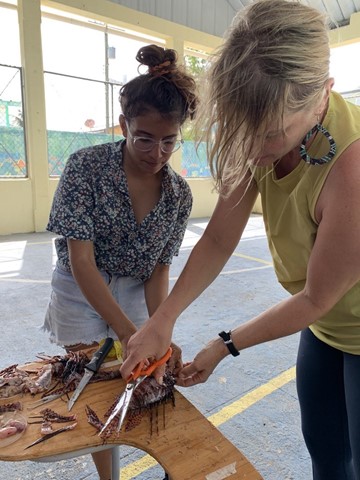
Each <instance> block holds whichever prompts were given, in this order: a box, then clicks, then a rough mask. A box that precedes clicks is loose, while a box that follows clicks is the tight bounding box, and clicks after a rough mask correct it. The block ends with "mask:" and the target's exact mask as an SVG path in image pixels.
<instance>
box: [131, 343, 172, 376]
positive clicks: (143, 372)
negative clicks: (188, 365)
mask: <svg viewBox="0 0 360 480" xmlns="http://www.w3.org/2000/svg"><path fill="white" fill-rule="evenodd" d="M171 355H172V348H171V347H169V348H168V350H167V352H166V353H165V355H164V356H163V357H161V358H160V359H159V360H156V361H155V362H154V363H151V364H150V365H149V366H148V367H147V368H144V362H140V363H139V364H138V366H137V367H136V368H135V370H134V371H133V372H131V375H130V377H129V378H128V383H129V382H130V381H132V380H136V379H137V378H138V377H142V376H147V377H148V376H149V375H151V374H152V372H153V371H154V370H155V369H156V368H157V367H159V366H160V365H163V364H164V363H166V362H167V361H168V360H169V358H170V357H171Z"/></svg>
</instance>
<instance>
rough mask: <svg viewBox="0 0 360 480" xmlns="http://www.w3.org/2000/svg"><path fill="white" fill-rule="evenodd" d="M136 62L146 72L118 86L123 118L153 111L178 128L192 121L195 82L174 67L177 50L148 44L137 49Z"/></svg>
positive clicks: (183, 70)
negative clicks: (144, 67) (177, 124)
mask: <svg viewBox="0 0 360 480" xmlns="http://www.w3.org/2000/svg"><path fill="white" fill-rule="evenodd" d="M136 60H137V61H138V62H139V63H140V66H141V65H146V66H147V67H148V71H147V73H145V74H140V75H139V76H138V77H135V78H134V79H132V80H130V81H129V82H128V83H126V84H125V85H124V86H123V87H121V89H120V96H119V100H120V105H121V109H122V112H123V114H124V115H125V117H126V118H129V119H131V118H134V117H137V116H139V115H142V114H144V113H146V112H147V111H149V110H156V111H158V112H159V113H160V114H161V115H163V116H164V117H169V118H171V119H173V120H176V121H178V122H179V123H180V125H182V124H183V123H184V122H185V120H186V119H187V118H190V119H193V118H194V116H195V111H196V107H197V103H198V99H197V95H196V83H195V80H194V79H193V78H192V77H191V76H190V75H188V74H187V73H186V72H185V69H184V68H183V67H180V66H178V65H177V53H176V51H175V50H172V49H167V48H162V47H159V46H157V45H147V46H144V47H142V48H140V50H139V51H138V53H137V55H136ZM140 66H139V68H140Z"/></svg>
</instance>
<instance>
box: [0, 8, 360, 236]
mask: <svg viewBox="0 0 360 480" xmlns="http://www.w3.org/2000/svg"><path fill="white" fill-rule="evenodd" d="M42 3H43V4H44V5H46V6H50V7H53V8H56V9H63V10H65V11H68V12H71V13H74V14H80V15H81V14H82V15H86V16H88V17H92V18H94V19H96V20H99V21H101V22H105V23H111V24H112V25H116V26H119V27H124V28H129V29H132V30H136V31H138V32H140V33H144V34H149V35H153V36H157V37H160V38H163V39H164V40H165V41H166V45H167V46H168V47H169V48H174V49H176V50H177V51H178V52H179V55H183V53H184V48H185V47H191V46H192V47H195V48H199V49H202V50H205V51H209V52H210V51H211V50H212V49H214V48H215V47H216V46H217V45H218V44H219V43H220V42H221V39H220V38H219V37H215V36H212V35H208V34H205V33H202V32H199V31H197V30H193V29H191V28H188V27H184V26H181V25H178V24H175V23H172V22H170V21H166V20H163V19H159V18H157V17H152V16H151V15H148V14H145V13H140V12H138V11H135V10H131V9H129V8H127V7H123V6H120V5H116V4H114V3H111V2H109V1H107V0H58V1H50V0H43V1H42ZM40 5H41V0H18V11H19V28H20V40H21V55H22V65H23V69H24V88H25V101H26V109H25V112H26V117H25V121H26V125H27V126H28V128H27V142H26V147H27V157H28V167H29V178H27V179H0V218H1V222H0V235H7V234H12V233H26V232H34V231H37V232H41V231H44V230H45V227H46V224H47V220H48V215H49V210H50V207H51V203H52V198H53V194H54V191H55V188H56V185H57V180H54V179H50V178H49V177H48V162H47V137H46V119H45V93H44V79H43V63H42V55H41V30H40V25H41V13H40ZM359 32H360V13H357V14H354V15H353V16H352V17H351V23H350V25H349V26H346V27H343V28H340V29H338V30H337V31H336V32H331V33H330V39H331V42H332V44H333V45H335V44H344V43H349V42H352V41H356V40H359ZM172 166H173V167H174V168H175V170H177V171H180V157H179V154H178V156H176V154H175V155H174V157H173V159H172ZM188 181H189V185H190V187H191V190H192V192H193V195H194V206H193V211H192V217H193V218H198V217H208V216H210V215H211V213H212V211H213V209H214V206H215V204H216V201H217V195H216V193H214V192H213V185H212V181H211V179H193V178H191V179H189V180H188ZM255 212H258V213H261V206H260V202H259V201H258V202H257V203H256V205H255Z"/></svg>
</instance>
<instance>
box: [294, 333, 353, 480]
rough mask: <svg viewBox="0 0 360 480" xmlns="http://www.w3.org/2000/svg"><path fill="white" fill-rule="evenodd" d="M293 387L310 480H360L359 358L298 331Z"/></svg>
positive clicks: (311, 335)
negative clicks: (310, 462)
mask: <svg viewBox="0 0 360 480" xmlns="http://www.w3.org/2000/svg"><path fill="white" fill-rule="evenodd" d="M296 383H297V390H298V396H299V401H300V409H301V422H302V431H303V435H304V439H305V443H306V446H307V448H308V450H309V453H310V456H311V460H312V468H313V480H360V355H351V354H349V353H344V352H342V351H340V350H337V349H335V348H332V347H330V346H329V345H327V344H325V343H324V342H322V341H320V340H319V339H317V338H316V337H315V335H314V334H313V333H312V332H311V330H309V329H307V330H304V331H303V332H302V333H301V339H300V346H299V353H298V359H297V370H296Z"/></svg>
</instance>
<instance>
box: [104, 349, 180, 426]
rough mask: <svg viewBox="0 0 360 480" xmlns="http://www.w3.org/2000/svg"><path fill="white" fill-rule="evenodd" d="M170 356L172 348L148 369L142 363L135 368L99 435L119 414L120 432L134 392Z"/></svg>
mask: <svg viewBox="0 0 360 480" xmlns="http://www.w3.org/2000/svg"><path fill="white" fill-rule="evenodd" d="M171 354H172V348H171V347H169V348H168V350H167V352H166V353H165V355H164V356H163V357H161V358H160V360H156V361H155V362H153V363H151V364H150V365H149V366H148V367H146V368H144V362H140V363H139V365H138V366H137V367H136V369H135V370H134V371H133V372H132V373H131V375H130V377H129V378H128V379H127V385H126V387H125V391H124V393H123V394H122V395H121V397H120V398H119V401H118V402H117V404H116V406H115V408H114V410H113V411H112V413H111V415H110V416H109V418H108V419H107V421H106V423H105V425H104V426H103V428H102V429H101V430H100V433H99V435H101V434H102V433H103V432H104V431H105V430H106V428H107V427H108V426H109V425H110V423H111V422H112V421H113V420H114V418H115V417H116V415H118V414H119V413H120V412H121V415H120V418H119V423H118V426H117V431H118V432H119V431H120V428H121V426H122V424H123V423H124V419H125V417H126V413H127V411H128V408H129V405H130V401H131V398H132V396H133V393H134V391H135V390H136V388H137V387H138V386H139V385H140V383H141V382H142V381H144V380H145V378H146V377H148V376H149V375H151V374H152V373H153V371H154V370H155V369H156V368H157V367H159V366H160V365H163V364H164V363H166V362H167V361H168V360H169V358H170V357H171Z"/></svg>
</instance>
